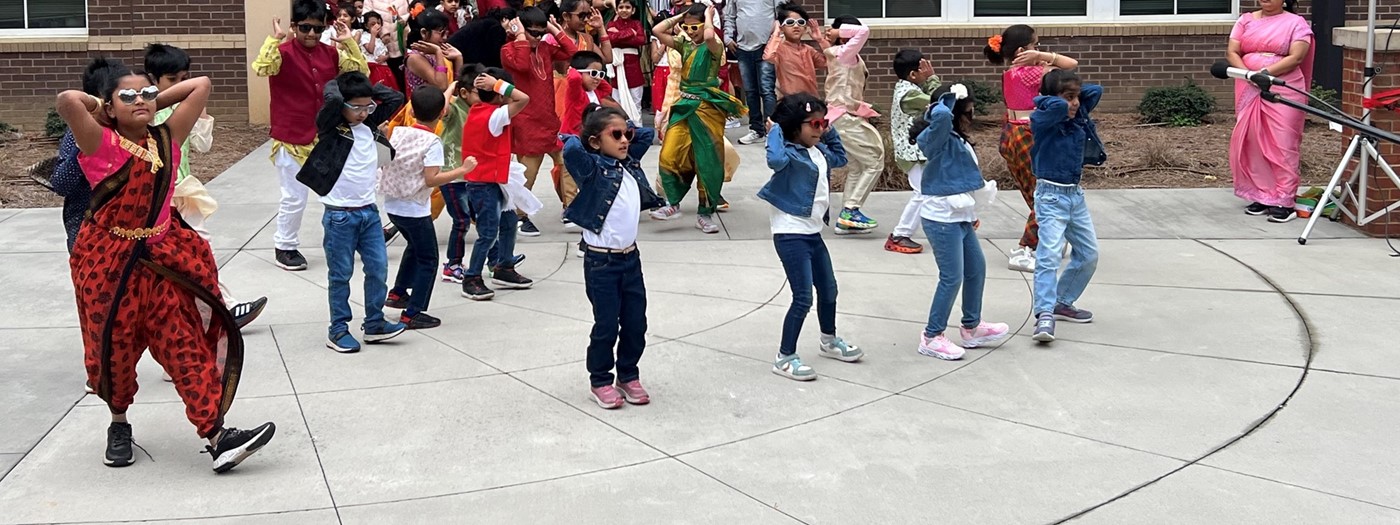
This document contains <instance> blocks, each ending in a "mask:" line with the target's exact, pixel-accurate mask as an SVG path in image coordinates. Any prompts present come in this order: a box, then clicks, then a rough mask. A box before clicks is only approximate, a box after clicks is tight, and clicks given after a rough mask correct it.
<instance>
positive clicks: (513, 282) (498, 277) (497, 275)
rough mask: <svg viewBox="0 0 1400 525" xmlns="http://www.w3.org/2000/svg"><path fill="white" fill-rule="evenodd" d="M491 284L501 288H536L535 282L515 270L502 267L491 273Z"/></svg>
mask: <svg viewBox="0 0 1400 525" xmlns="http://www.w3.org/2000/svg"><path fill="white" fill-rule="evenodd" d="M491 284H494V285H497V286H500V287H501V288H510V289H514V290H524V289H526V288H529V287H531V286H534V285H535V281H531V280H530V279H528V278H526V277H525V276H523V275H520V274H519V273H516V271H515V268H504V267H502V268H496V269H495V270H494V271H492V272H491Z"/></svg>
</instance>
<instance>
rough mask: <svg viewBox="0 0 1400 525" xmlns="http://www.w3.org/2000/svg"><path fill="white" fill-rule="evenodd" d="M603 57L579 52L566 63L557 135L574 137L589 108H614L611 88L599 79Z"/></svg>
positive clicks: (605, 73)
mask: <svg viewBox="0 0 1400 525" xmlns="http://www.w3.org/2000/svg"><path fill="white" fill-rule="evenodd" d="M606 76H607V72H606V71H603V57H601V56H599V55H598V54H597V53H594V52H592V51H579V52H578V53H574V58H573V60H572V61H570V62H569V73H568V75H567V77H566V78H567V79H568V83H567V84H565V87H564V112H563V113H562V114H560V122H561V125H560V127H559V132H560V133H563V134H565V135H577V134H578V133H579V128H580V127H581V126H583V111H584V108H587V107H588V105H589V104H598V105H600V106H608V107H616V108H618V109H621V107H620V106H619V105H618V104H617V102H616V101H614V100H613V99H612V92H613V88H612V85H611V84H609V83H608V81H606V80H604V79H603V78H604V77H606Z"/></svg>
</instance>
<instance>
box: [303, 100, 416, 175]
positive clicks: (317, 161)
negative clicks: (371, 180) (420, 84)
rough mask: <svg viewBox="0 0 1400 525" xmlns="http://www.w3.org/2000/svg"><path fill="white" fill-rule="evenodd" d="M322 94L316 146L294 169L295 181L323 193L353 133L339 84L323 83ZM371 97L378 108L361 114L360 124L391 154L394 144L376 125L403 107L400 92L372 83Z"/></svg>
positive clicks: (351, 146)
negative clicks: (323, 89)
mask: <svg viewBox="0 0 1400 525" xmlns="http://www.w3.org/2000/svg"><path fill="white" fill-rule="evenodd" d="M324 95H325V104H324V105H322V106H321V112H320V113H317V114H316V146H315V147H313V148H311V154H310V155H307V158H306V163H305V164H303V165H302V167H301V171H299V172H297V180H298V181H301V183H302V184H305V185H306V186H307V187H308V188H311V189H312V191H315V192H316V194H317V195H320V196H323V197H324V196H325V195H326V194H327V193H330V192H331V188H333V187H335V183H336V181H337V180H340V172H341V170H343V169H345V160H346V159H348V158H350V150H351V149H354V147H355V134H354V133H353V132H351V131H350V126H349V125H348V123H346V122H345V117H344V115H343V113H342V111H341V110H343V109H344V108H345V98H344V97H342V96H341V95H340V86H339V85H338V84H336V81H334V80H332V81H330V82H327V83H326V89H325V92H324ZM374 99H375V100H377V101H378V108H376V109H375V110H374V113H371V114H370V115H369V116H368V117H366V118H365V122H364V125H366V126H369V129H370V131H371V132H373V133H374V141H375V142H377V143H379V145H381V146H383V147H385V148H388V150H389V155H390V157H391V158H392V157H393V155H394V147H393V146H391V145H389V139H387V138H385V137H384V134H383V133H380V132H379V126H380V125H381V124H384V123H385V122H387V121H388V120H389V119H390V118H391V117H393V116H394V114H395V113H397V112H398V111H399V108H401V107H403V104H404V96H403V94H402V93H399V92H398V91H395V90H394V89H392V88H389V87H386V86H384V85H383V84H375V86H374Z"/></svg>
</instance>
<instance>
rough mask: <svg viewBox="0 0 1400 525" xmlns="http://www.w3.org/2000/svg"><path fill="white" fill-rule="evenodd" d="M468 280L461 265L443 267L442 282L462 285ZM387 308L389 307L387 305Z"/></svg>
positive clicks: (445, 265)
mask: <svg viewBox="0 0 1400 525" xmlns="http://www.w3.org/2000/svg"><path fill="white" fill-rule="evenodd" d="M466 278H467V271H466V270H463V269H462V265H460V264H444V265H442V282H445V283H453V284H462V280H464V279H466ZM385 306H388V305H387V304H386V305H385Z"/></svg>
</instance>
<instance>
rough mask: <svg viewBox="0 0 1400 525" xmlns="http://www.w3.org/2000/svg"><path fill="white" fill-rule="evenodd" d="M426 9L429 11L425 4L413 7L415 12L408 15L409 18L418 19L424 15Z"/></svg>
mask: <svg viewBox="0 0 1400 525" xmlns="http://www.w3.org/2000/svg"><path fill="white" fill-rule="evenodd" d="M424 9H427V6H426V5H425V4H418V5H415V6H413V11H411V12H409V13H408V17H409V18H418V15H420V14H422V13H423V10H424Z"/></svg>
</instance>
